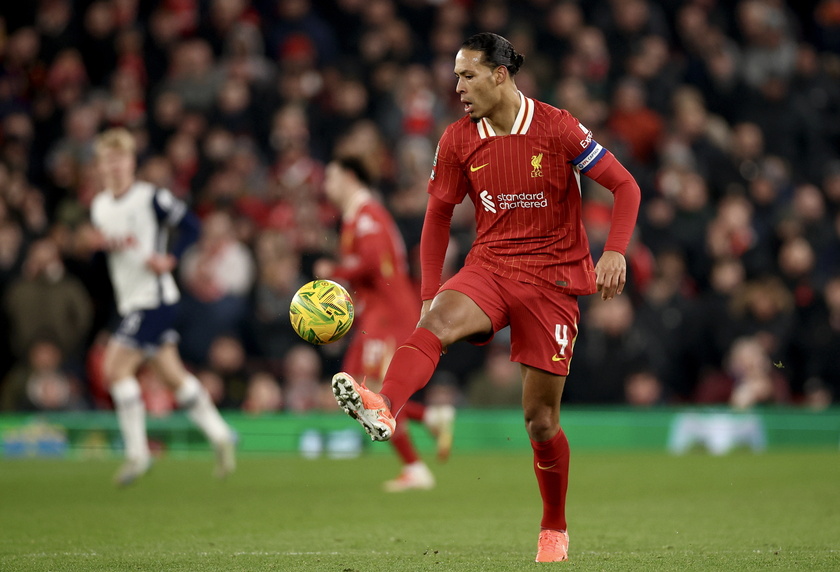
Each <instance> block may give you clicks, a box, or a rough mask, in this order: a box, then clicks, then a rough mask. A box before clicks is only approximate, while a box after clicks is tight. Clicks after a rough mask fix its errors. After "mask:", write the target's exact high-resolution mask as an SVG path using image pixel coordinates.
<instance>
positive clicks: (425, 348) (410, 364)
mask: <svg viewBox="0 0 840 572" xmlns="http://www.w3.org/2000/svg"><path fill="white" fill-rule="evenodd" d="M441 351H443V346H441V344H440V340H439V339H438V337H437V336H436V335H434V334H433V333H432V332H430V331H429V330H427V329H426V328H417V329H416V330H414V333H412V334H411V335H410V336H408V339H407V340H406V341H405V343H403V345H401V346H400V347H398V348H397V351H396V352H394V357H393V358H391V363H390V364H389V365H388V371H386V372H385V381H384V382H382V391H380V393H381V394H382V395H384V396H385V397H387V398H388V400H390V402H391V412H392V413H393V414H394V415H397V414H398V413H399V412H400V410H401V409H402V408H403V406H404V405H405V404H406V402H407V401H408V399H409V398H410V397H411V396H412V395H414V394H415V393H416V392H417V391H419V390H420V389H422V388H423V387H425V385H426V384H427V383H429V380H430V379H431V378H432V374H433V373H434V372H435V368H436V367H437V364H438V362H439V361H440V352H441Z"/></svg>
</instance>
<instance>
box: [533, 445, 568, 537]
mask: <svg viewBox="0 0 840 572" xmlns="http://www.w3.org/2000/svg"><path fill="white" fill-rule="evenodd" d="M531 447H532V448H533V450H534V473H535V474H536V475H537V483H538V484H539V487H540V496H541V497H542V502H543V517H542V521H541V522H540V526H541V527H542V528H543V529H553V530H566V489H567V488H568V485H569V440H568V439H567V438H566V434H565V433H563V430H562V429H560V431H559V432H558V433H557V435H555V436H554V437H552V438H551V439H549V440H548V441H534V440H531Z"/></svg>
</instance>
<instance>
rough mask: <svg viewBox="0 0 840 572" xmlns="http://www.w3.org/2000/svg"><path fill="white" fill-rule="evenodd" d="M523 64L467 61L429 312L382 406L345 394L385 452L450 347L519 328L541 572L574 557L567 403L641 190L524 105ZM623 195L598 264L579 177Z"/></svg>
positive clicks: (508, 50) (425, 267) (425, 248)
mask: <svg viewBox="0 0 840 572" xmlns="http://www.w3.org/2000/svg"><path fill="white" fill-rule="evenodd" d="M523 61H524V58H523V57H522V55H520V54H518V53H517V52H516V51H515V50H514V48H513V46H512V45H511V44H510V42H508V41H507V40H506V39H504V38H502V37H501V36H498V35H496V34H491V33H480V34H476V35H474V36H472V37H471V38H469V39H468V40H467V41H466V42H464V44H463V45H462V46H461V49H460V50H459V51H458V54H457V55H456V57H455V70H454V71H455V76H456V78H457V85H456V90H457V92H458V94H459V95H460V98H461V102H462V103H463V105H464V112H465V117H463V118H461V119H460V120H458V121H456V122H455V123H453V124H451V125H450V126H449V127H448V128H447V129H446V130H445V132H444V133H443V135H442V137H441V139H440V144H439V146H438V151H437V155H436V158H435V161H434V166H433V168H432V174H431V179H430V181H429V186H428V192H429V195H430V196H429V203H428V206H427V209H426V218H425V223H424V226H423V234H422V237H421V245H420V246H421V265H422V274H423V276H422V284H421V295H422V298H423V306H422V309H421V318H420V322H419V323H418V326H417V328H416V329H415V330H414V332H413V333H412V334H411V335H410V336H409V337H408V338H407V339H406V341H405V342H404V343H403V344H402V345H401V346H400V347H399V348H398V349H397V351H396V353H395V354H394V357H393V359H392V360H391V364H390V366H389V367H388V370H387V372H386V373H385V380H384V382H383V386H382V390H381V392H380V393H374V392H372V391H369V390H368V389H367V388H365V387H364V386H363V385H360V384H358V383H356V382H355V380H354V379H353V378H352V377H351V376H349V375H347V374H345V373H339V374H336V375H335V376H334V377H333V393H334V394H335V395H336V399H337V401H338V402H339V404H340V405H341V406H342V407H343V408H344V409H345V411H347V413H348V414H349V415H351V416H352V417H354V418H356V419H357V420H358V421H359V422H360V423H361V424H362V426H363V427H364V428H365V430H366V431H367V432H368V433H369V434H370V435H371V437H372V438H373V439H375V440H386V439H388V438H389V437H390V435H391V434H392V433H393V431H394V427H395V425H396V421H395V418H394V416H395V414H398V413H399V411H400V409H401V408H402V407H403V405H404V404H405V402H406V400H407V399H408V398H409V396H411V395H412V394H413V393H414V392H415V391H417V390H418V389H420V388H421V387H423V386H424V385H425V384H426V383H427V382H428V380H429V379H430V377H431V376H432V373H433V372H434V370H435V368H436V367H437V364H438V361H439V359H440V355H441V353H442V352H443V351H445V349H446V348H447V347H448V346H449V345H450V344H452V343H454V342H457V341H459V340H469V341H472V342H474V343H481V342H486V341H487V340H489V339H490V338H491V337H492V336H493V334H494V332H496V331H498V330H499V329H501V328H503V327H505V326H507V325H509V326H510V337H511V360H513V361H514V362H518V363H519V364H520V371H521V375H522V382H523V389H522V406H523V409H524V414H525V426H526V429H527V432H528V436H529V437H530V440H531V446H532V448H533V451H534V462H533V467H534V472H535V473H536V477H537V483H538V484H539V489H540V495H541V497H542V503H543V516H542V521H541V523H540V526H541V530H540V534H539V540H538V544H537V557H536V560H537V562H555V561H561V560H566V559H567V558H568V547H569V535H568V532H567V525H566V514H565V504H566V489H567V485H568V475H569V442H568V440H567V439H566V436H565V434H564V433H563V430H562V429H561V427H560V400H561V396H562V394H563V387H564V385H565V382H566V376H567V375H568V373H569V364H570V362H571V360H572V355H573V350H574V341H575V337H576V336H577V332H578V319H579V316H580V311H579V309H578V303H577V297H578V296H581V295H588V294H593V293H595V292H600V294H601V298H602V299H603V300H610V299H612V298H613V297H614V296H616V295H618V294H621V292H622V290H623V289H624V285H625V281H626V268H627V265H626V261H625V258H624V252H625V250H626V248H627V245H628V243H629V241H630V235H631V233H632V231H633V227H634V225H635V223H636V216H637V214H638V209H639V201H640V191H639V186H638V185H637V184H636V182H635V180H634V179H633V177H632V176H631V175H630V173H628V172H627V170H626V169H625V168H624V167H623V166H622V165H621V164H620V163H619V162H618V160H616V158H615V157H614V156H613V155H612V154H611V153H610V152H609V151H607V150H606V149H604V148H603V147H602V146H601V145H599V144H598V142H597V141H595V140H594V139H593V137H592V132H591V131H590V130H589V129H587V128H586V127H585V126H583V125H582V124H581V123H580V122H579V121H578V120H577V119H575V118H574V117H573V116H572V115H571V114H570V113H568V111H565V110H561V109H557V108H554V107H552V106H550V105H547V104H545V103H542V102H540V101H536V100H534V99H531V98H529V97H526V96H525V95H523V94H522V93H521V92H520V91H519V90H518V89H517V87H516V83H515V81H514V76H515V75H516V72H517V71H518V70H519V68H520V67H521V65H522V63H523ZM581 175H585V176H587V177H589V178H591V179H593V180H595V181H597V182H598V183H599V184H601V185H603V186H604V187H606V188H607V189H609V190H610V191H611V192H612V193H613V196H614V205H613V212H612V221H611V225H610V232H609V236H608V238H607V242H606V246H605V249H604V253H603V255H602V256H601V257H600V259H599V260H598V263H597V264H596V265H593V261H592V257H591V254H590V252H589V241H588V239H587V237H586V234H585V231H584V227H583V222H582V220H581V202H582V201H581V186H580V176H581ZM467 196H469V198H470V200H471V201H472V202H473V205H474V206H475V220H476V234H477V236H476V239H475V242H473V245H472V248H471V249H470V252H469V254H468V256H467V258H466V261H465V265H464V267H463V268H462V269H461V270H460V271H459V272H458V273H457V274H456V275H455V276H453V277H452V278H450V279H449V280H448V281H447V282H446V283H445V284H443V285H442V286H440V284H439V283H440V276H441V271H442V265H443V259H444V254H445V251H446V247H447V243H448V240H449V227H450V221H451V217H452V212H453V208H454V206H455V205H456V204H458V203H460V202H461V201H463V199H464V198H465V197H467Z"/></svg>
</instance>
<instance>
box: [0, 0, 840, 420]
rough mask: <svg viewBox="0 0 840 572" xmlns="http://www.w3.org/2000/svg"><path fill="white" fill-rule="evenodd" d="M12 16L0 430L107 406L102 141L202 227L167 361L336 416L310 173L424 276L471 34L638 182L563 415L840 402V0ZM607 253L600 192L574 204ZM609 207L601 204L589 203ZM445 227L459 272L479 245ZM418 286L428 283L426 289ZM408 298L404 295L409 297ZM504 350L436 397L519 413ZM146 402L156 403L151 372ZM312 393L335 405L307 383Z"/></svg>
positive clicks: (2, 197)
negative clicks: (309, 316) (502, 51)
mask: <svg viewBox="0 0 840 572" xmlns="http://www.w3.org/2000/svg"><path fill="white" fill-rule="evenodd" d="M6 4H7V5H5V6H4V8H3V11H2V12H0V14H2V15H0V299H2V312H1V313H0V314H2V318H1V319H0V375H2V377H0V379H2V382H0V409H2V410H3V411H16V410H17V411H21V410H72V409H86V408H108V407H110V403H109V399H108V396H107V391H105V389H104V388H103V387H102V380H101V376H100V374H99V363H100V360H101V355H102V348H103V340H104V339H106V337H107V335H108V334H107V332H108V328H109V326H112V325H113V324H114V321H113V320H114V318H113V299H112V294H111V291H110V286H109V283H108V278H107V273H106V270H105V268H104V265H102V264H98V263H96V262H95V258H94V257H92V252H91V248H90V246H89V245H90V236H91V234H90V233H91V227H90V224H89V222H88V220H87V209H88V207H89V204H90V201H91V198H92V196H93V195H94V193H95V192H96V191H97V188H98V187H97V181H96V175H95V171H94V169H93V165H92V161H91V159H92V141H93V138H94V137H95V135H96V134H97V133H98V132H99V131H100V130H101V129H102V128H104V127H108V126H114V125H123V126H126V127H128V128H129V129H130V130H131V131H132V132H133V133H134V134H135V135H136V137H137V138H138V141H139V143H140V145H139V146H140V149H141V154H140V173H139V175H140V178H142V179H146V180H149V181H152V182H154V183H155V184H157V185H160V186H164V187H168V188H170V189H172V190H173V192H175V193H176V194H177V195H178V196H180V197H183V198H184V199H186V200H188V202H189V203H190V204H191V205H192V207H193V208H194V209H195V210H196V212H197V213H198V214H199V215H200V216H201V218H202V221H203V230H202V236H201V238H200V240H199V241H198V242H197V243H196V244H194V246H192V247H191V248H190V250H189V251H188V252H187V253H186V254H185V255H184V257H183V259H182V260H181V264H180V267H179V270H178V275H177V277H178V279H179V281H180V284H181V287H182V293H183V308H182V309H183V315H182V319H181V321H180V326H181V327H180V331H181V334H182V343H181V353H182V355H183V357H184V358H185V361H187V362H188V363H189V365H190V366H191V367H192V368H193V370H194V371H195V372H196V374H197V375H198V376H199V378H200V379H201V380H202V382H203V383H205V384H206V385H207V387H208V388H209V389H210V391H211V394H212V395H213V396H214V398H215V399H216V401H217V403H218V404H219V406H220V407H221V408H231V409H241V410H245V411H249V412H253V413H259V412H263V411H280V410H286V411H304V410H309V409H317V408H334V407H335V403H334V401H333V400H332V397H331V396H330V395H329V389H328V386H326V383H325V382H326V381H327V380H328V379H329V377H330V375H331V374H332V373H333V372H334V371H336V370H337V369H338V367H339V364H340V357H341V352H342V349H343V345H342V344H341V343H339V344H335V345H331V346H326V347H323V348H317V349H316V348H314V347H312V346H308V345H306V344H304V343H303V342H301V341H300V340H299V339H297V338H296V337H295V334H294V333H293V332H292V330H291V328H290V327H289V322H288V304H289V301H290V299H291V297H292V295H293V293H294V291H295V290H296V289H297V288H298V287H299V286H300V285H301V284H303V283H304V282H306V281H308V280H309V279H311V278H312V275H311V268H312V263H313V261H314V260H315V259H317V258H318V257H320V256H323V255H325V254H326V255H329V254H330V253H332V252H334V251H335V241H336V228H337V223H338V213H337V211H336V210H335V209H334V208H333V207H331V206H330V205H329V204H328V203H327V202H326V200H325V197H324V194H323V191H322V177H323V168H324V165H325V163H326V162H327V161H328V160H329V159H330V158H331V157H332V156H333V155H334V154H348V153H349V154H355V155H359V156H361V157H362V159H363V160H364V162H365V164H366V165H367V166H368V167H369V169H370V171H371V172H372V173H373V174H374V177H375V180H376V181H377V184H376V188H377V190H378V191H379V192H380V193H381V196H382V198H383V200H384V201H385V203H386V205H387V206H388V208H389V209H390V210H391V212H392V213H393V214H394V216H395V217H396V219H397V221H398V223H399V225H400V227H401V229H402V231H403V235H404V237H405V239H406V242H407V244H408V247H409V251H410V252H411V259H412V263H413V264H414V265H415V269H416V259H417V253H418V242H419V236H420V230H421V225H422V218H423V213H424V209H425V203H426V192H425V189H426V181H427V178H428V174H429V171H430V166H431V162H432V158H433V154H434V149H435V145H436V143H437V139H438V137H439V135H440V133H441V132H442V130H443V128H444V127H445V126H446V125H447V124H448V123H450V122H451V121H453V120H455V119H457V118H458V117H459V116H460V115H461V113H462V109H461V105H460V104H459V102H458V97H457V95H456V93H455V92H454V86H455V80H454V76H453V73H452V67H453V59H454V54H455V52H456V51H457V50H458V48H459V46H460V43H461V42H462V41H463V40H464V39H466V38H467V37H468V36H469V35H471V34H472V33H474V32H476V31H493V32H497V33H500V34H502V35H504V36H505V37H507V38H508V39H510V40H511V41H512V43H513V44H514V45H515V46H516V48H517V50H518V51H520V52H521V53H523V54H524V55H525V57H526V60H525V66H524V68H523V70H522V71H521V72H520V74H519V75H517V78H516V80H517V85H518V86H519V88H520V89H521V90H522V91H523V92H524V93H526V94H527V95H530V96H534V97H537V98H539V99H543V100H544V101H547V102H549V103H551V104H554V105H556V106H558V107H563V108H566V109H568V110H570V111H571V112H572V113H573V114H574V115H576V116H577V117H578V118H579V119H580V120H581V122H582V123H583V124H584V125H586V126H587V127H589V128H590V129H592V130H593V132H594V134H595V137H596V139H597V140H598V141H599V142H600V143H601V144H602V145H604V146H605V147H607V148H609V149H610V150H611V151H613V153H615V154H616V155H617V156H618V157H619V159H620V160H621V161H622V162H623V163H624V164H625V165H626V166H628V168H629V169H630V171H631V172H632V173H633V174H634V175H635V176H636V178H637V180H638V181H639V184H640V186H641V188H642V207H641V212H640V218H639V224H638V228H637V234H636V236H635V238H634V240H633V243H632V245H631V248H630V250H629V251H628V253H627V258H628V265H629V286H628V289H627V290H626V292H625V295H624V296H622V297H620V298H618V299H616V300H614V301H612V302H609V303H601V302H600V299H596V297H594V296H593V297H589V298H586V299H582V300H581V305H582V312H583V317H582V324H581V328H582V331H581V336H580V338H579V340H578V344H577V346H576V348H575V360H574V361H575V363H574V366H573V368H572V374H571V375H570V378H569V383H568V384H567V389H566V399H565V401H566V402H567V403H613V404H620V403H629V404H633V405H636V406H648V405H652V404H674V403H677V404H679V403H721V404H730V405H732V406H733V407H738V408H746V407H750V406H751V405H753V404H756V403H785V404H794V405H797V406H800V407H811V408H815V409H820V408H824V407H826V406H828V405H829V404H831V403H832V400H834V401H835V402H836V400H838V399H840V359H838V358H837V355H838V352H840V0H812V1H808V0H801V1H800V0H797V1H796V2H793V1H789V2H785V1H783V0H739V1H737V2H722V1H718V0H660V1H654V0H587V1H586V2H583V1H575V0H314V1H310V0H33V1H31V2H15V3H14V5H12V3H6ZM584 194H585V213H584V214H585V222H586V225H587V228H588V230H589V236H590V240H591V242H592V245H593V254H594V256H595V257H596V259H597V257H598V255H599V249H600V248H601V247H602V245H603V241H604V240H605V236H606V231H607V228H608V223H609V212H610V205H611V202H612V198H611V196H609V193H608V192H607V191H605V190H604V189H602V188H600V187H598V186H596V185H593V184H589V186H585V187H584ZM605 194H606V196H605ZM471 233H472V212H471V210H470V209H469V208H467V209H463V210H456V215H455V219H454V221H453V242H452V246H451V249H450V252H449V256H448V263H447V264H448V266H447V268H448V270H447V271H449V272H451V271H452V270H453V269H455V268H457V267H458V265H459V264H460V262H461V260H462V258H463V256H464V255H465V253H466V250H467V249H468V246H469V244H470V242H471V239H472V234H471ZM418 279H419V276H418ZM418 303H419V301H418ZM504 338H505V337H504V335H503V334H501V335H498V336H497V337H496V341H495V342H494V343H493V344H492V345H491V346H489V347H488V348H484V349H477V348H475V347H473V346H470V345H468V344H458V345H457V346H455V347H453V348H451V351H450V353H449V354H448V355H447V356H445V357H444V359H443V361H442V363H441V367H440V368H439V370H438V373H437V374H436V377H435V379H433V383H432V385H430V386H429V388H427V390H426V392H427V397H428V398H429V399H451V400H455V401H456V402H457V403H459V404H461V405H465V406H475V407H487V406H501V405H516V404H518V403H519V396H520V387H519V376H518V368H517V366H516V365H515V364H510V363H509V361H508V356H507V347H506V345H505V339H504ZM141 379H142V383H143V385H144V391H145V397H146V400H147V404H148V407H149V410H150V411H152V412H153V413H158V414H165V413H166V412H168V411H169V410H170V409H172V408H173V406H174V405H173V401H172V398H171V397H170V396H169V395H168V394H167V393H166V392H165V391H164V390H163V389H162V387H161V384H160V383H159V382H158V381H157V380H156V378H155V375H154V374H153V373H152V372H151V371H149V372H144V373H143V374H142V375H141ZM325 387H326V389H325Z"/></svg>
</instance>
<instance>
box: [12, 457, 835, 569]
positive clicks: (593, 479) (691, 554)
mask: <svg viewBox="0 0 840 572" xmlns="http://www.w3.org/2000/svg"><path fill="white" fill-rule="evenodd" d="M211 464H212V461H211V458H210V456H209V453H208V454H207V455H204V454H194V455H192V456H189V457H186V458H172V457H169V458H163V459H160V460H159V461H158V462H157V463H156V465H155V467H154V468H153V470H152V472H151V473H150V474H149V475H148V476H147V477H146V478H144V479H143V480H142V481H140V482H138V483H137V484H136V485H134V486H132V487H130V488H128V489H125V490H117V489H115V488H114V487H113V486H112V485H111V482H110V479H111V475H112V473H113V471H114V470H115V469H116V468H117V465H118V462H117V461H116V460H89V461H76V460H64V461H44V460H4V461H0V570H2V571H4V572H12V571H24V570H25V571H29V570H38V571H43V570H50V571H69V570H72V571H77V570H79V571H106V570H107V571H120V570H161V571H182V570H183V571H186V570H189V571H193V570H201V571H208V570H212V571H215V570H219V571H226V572H230V571H259V570H282V571H291V570H301V571H334V572H376V571H399V572H402V571H413V570H422V571H431V570H434V571H444V570H458V571H468V572H469V571H482V572H483V571H496V570H533V569H534V567H540V566H564V567H565V568H567V569H571V570H608V571H610V570H616V571H619V570H621V571H625V570H644V571H649V570H653V571H655V570H704V571H705V570H727V571H730V570H738V571H749V570H808V571H816V570H840V453H838V452H837V451H810V452H793V451H790V452H786V451H782V452H769V453H765V454H761V455H752V454H747V453H736V454H732V455H728V456H725V457H711V456H708V455H705V454H691V455H687V456H683V457H673V456H669V455H667V454H665V453H661V454H660V453H629V452H622V453H592V452H581V453H577V454H575V452H574V450H573V459H572V479H571V485H570V491H569V505H568V517H569V529H570V534H571V550H570V556H571V560H570V561H569V562H567V563H565V564H551V565H537V564H535V563H534V562H533V559H534V554H535V548H536V546H535V545H536V538H537V533H538V524H539V515H540V509H539V499H538V493H537V488H536V484H535V478H534V475H533V473H532V469H531V459H530V456H529V455H527V454H519V453H507V454H496V455H492V454H483V453H482V454H478V453H471V454H462V455H456V456H454V457H453V458H452V459H451V460H450V462H449V463H448V464H445V465H435V464H434V463H432V465H433V467H432V468H433V470H434V471H435V473H436V475H437V478H438V487H437V488H436V489H434V490H432V491H424V492H410V493H402V494H387V493H384V492H381V488H380V486H381V481H383V480H384V479H386V478H390V477H392V476H394V474H395V472H396V470H397V463H396V461H395V459H393V458H391V457H390V456H387V455H386V456H383V455H372V456H371V455H368V456H365V457H362V458H360V459H355V460H327V459H322V460H304V459H300V458H297V457H291V456H289V457H282V456H278V457H265V456H252V457H248V456H245V457H243V458H241V459H240V463H239V465H240V466H239V470H238V471H237V473H236V474H235V475H234V476H233V477H231V478H230V479H228V480H227V481H224V482H219V481H216V480H214V479H213V478H212V477H211V475H210V474H211Z"/></svg>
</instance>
